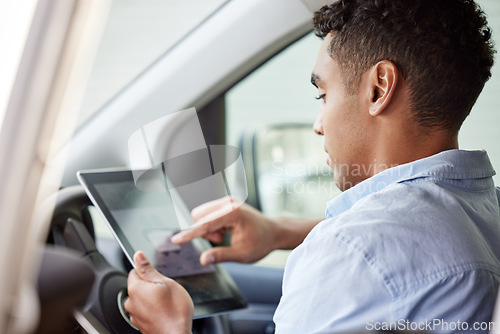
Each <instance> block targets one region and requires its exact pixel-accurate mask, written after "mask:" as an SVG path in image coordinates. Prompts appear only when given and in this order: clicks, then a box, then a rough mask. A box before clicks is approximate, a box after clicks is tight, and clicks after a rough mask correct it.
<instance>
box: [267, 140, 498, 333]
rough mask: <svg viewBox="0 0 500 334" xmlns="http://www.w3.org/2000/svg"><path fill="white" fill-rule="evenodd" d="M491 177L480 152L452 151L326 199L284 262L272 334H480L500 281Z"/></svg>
mask: <svg viewBox="0 0 500 334" xmlns="http://www.w3.org/2000/svg"><path fill="white" fill-rule="evenodd" d="M494 174H495V171H494V170H493V168H492V166H491V163H490V161H489V159H488V156H487V154H486V152H484V151H461V150H451V151H445V152H441V153H439V154H436V155H434V156H431V157H428V158H425V159H421V160H417V161H414V162H411V163H408V164H404V165H400V166H397V167H393V168H390V169H387V170H385V171H383V172H381V173H379V174H376V175H375V176H373V177H371V178H369V179H367V180H365V181H363V182H361V183H359V184H358V185H356V186H354V187H352V188H350V189H349V190H347V191H345V192H343V193H342V194H341V195H339V196H338V197H336V198H334V199H333V200H332V201H330V202H329V203H328V204H327V211H326V220H324V221H322V222H321V223H319V224H318V225H317V226H316V227H315V228H314V229H313V230H312V231H311V232H310V233H309V235H308V236H307V237H306V239H305V240H304V242H303V243H302V244H301V245H299V246H298V247H297V248H296V249H295V250H293V251H292V252H291V254H290V256H289V258H288V261H287V264H286V267H285V275H284V279H283V296H282V298H281V301H280V304H279V306H278V309H277V310H276V314H275V316H274V321H275V323H276V328H277V333H332V332H334V333H350V332H360V331H365V330H371V331H375V330H380V329H393V330H394V329H396V330H423V331H425V332H435V333H460V332H464V333H487V332H488V329H491V326H492V324H489V323H488V322H489V321H490V320H491V315H492V311H493V307H494V303H495V299H496V295H497V290H498V285H499V281H500V263H499V258H500V247H499V244H500V214H499V211H500V208H499V198H500V189H496V188H495V186H494V183H493V180H492V176H493V175H494ZM486 326H489V327H490V328H486ZM481 329H483V330H481Z"/></svg>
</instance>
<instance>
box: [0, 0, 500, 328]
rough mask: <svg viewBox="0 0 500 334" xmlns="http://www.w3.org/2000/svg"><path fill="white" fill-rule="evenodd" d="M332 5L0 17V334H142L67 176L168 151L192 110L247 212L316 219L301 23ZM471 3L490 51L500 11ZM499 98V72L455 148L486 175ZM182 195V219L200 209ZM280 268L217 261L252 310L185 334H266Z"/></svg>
mask: <svg viewBox="0 0 500 334" xmlns="http://www.w3.org/2000/svg"><path fill="white" fill-rule="evenodd" d="M328 2H329V1H328V0H273V1H268V0H255V1H245V0H209V1H207V0H188V1H182V2H180V1H178V2H175V1H160V0H147V1H141V2H138V1H133V0H121V1H111V0H106V1H104V0H87V1H82V0H66V1H59V0H57V1H53V0H32V1H30V2H29V3H30V5H26V6H27V7H20V8H10V7H6V8H3V7H0V12H3V13H4V14H3V15H6V20H5V22H4V23H3V24H5V25H7V24H12V25H14V24H18V25H19V26H15V27H16V29H17V30H16V31H18V32H19V33H18V34H17V36H14V37H16V38H17V39H19V40H20V41H17V44H15V43H14V42H13V43H14V44H12V46H10V47H9V50H11V51H12V52H14V51H15V50H18V51H17V53H16V54H15V55H14V56H15V57H16V58H15V59H17V62H16V61H14V60H13V61H12V62H11V63H8V62H7V60H5V61H4V60H3V59H0V63H2V64H3V65H2V66H9V68H10V70H7V69H6V70H5V72H4V73H6V74H9V73H10V74H11V77H12V79H11V82H10V86H5V87H4V86H2V87H0V91H2V94H4V93H3V91H4V90H5V91H6V93H5V96H4V95H1V96H0V105H1V106H2V108H3V109H5V111H2V113H0V161H6V162H8V163H4V164H0V172H1V174H0V175H8V177H4V178H3V179H0V191H1V192H2V194H1V196H0V221H2V227H3V228H4V232H3V233H1V235H0V241H1V242H0V266H2V268H9V270H5V273H3V274H0V277H1V280H0V289H2V291H1V292H2V294H3V296H6V297H5V298H2V301H1V302H0V303H1V305H2V316H1V318H0V333H30V332H36V333H73V332H74V333H139V331H138V330H137V328H135V327H134V326H133V325H132V324H131V323H130V321H129V319H128V315H127V313H126V311H125V309H124V307H123V303H124V301H125V299H126V297H127V295H126V288H127V274H128V272H129V271H130V270H131V269H132V266H131V264H130V262H129V260H128V259H127V257H126V256H125V255H124V253H123V251H122V249H121V248H120V245H119V244H118V242H117V241H116V239H115V238H114V236H113V233H112V231H111V230H110V229H109V227H108V226H107V224H106V222H105V220H104V218H103V217H102V215H101V214H100V212H99V211H98V210H97V209H96V208H95V206H94V204H93V203H92V201H91V199H90V198H89V197H88V195H87V193H86V191H85V189H84V188H83V187H82V186H81V185H80V183H79V181H78V179H77V172H78V171H82V170H95V169H107V168H131V165H133V162H132V161H131V157H130V146H129V145H130V140H131V137H132V135H133V134H134V133H136V132H137V131H139V133H141V132H140V131H143V130H141V129H144V127H146V126H147V125H148V124H153V123H155V122H156V123H155V124H160V125H158V126H157V128H156V129H155V131H153V132H151V135H150V136H149V137H148V140H149V141H148V145H150V146H151V147H150V148H151V150H152V151H154V152H167V151H169V150H172V147H173V145H174V142H176V139H175V138H177V141H179V138H184V137H182V136H186V133H189V134H190V133H191V132H189V131H190V130H189V129H188V128H187V127H186V126H183V124H184V123H182V122H178V121H166V122H157V120H159V119H162V118H164V117H165V116H167V115H173V114H174V113H178V114H180V113H179V112H181V111H183V110H188V109H189V108H195V110H196V116H197V119H198V121H199V126H200V128H201V131H202V139H203V140H204V142H203V145H205V146H206V147H210V148H212V147H217V146H224V147H227V148H228V149H227V150H226V151H225V152H226V153H224V154H221V155H219V156H217V159H218V160H213V162H212V163H213V164H219V165H223V166H225V165H227V162H228V161H229V160H231V158H230V156H231V154H229V153H227V152H230V150H234V151H235V152H238V153H237V154H239V155H240V156H241V160H242V170H244V177H245V180H244V182H241V175H238V173H234V172H230V171H228V173H227V175H225V176H224V177H225V178H227V181H228V182H229V183H230V184H231V185H234V187H235V188H231V189H232V190H234V193H238V192H240V193H242V194H244V195H245V196H244V197H246V198H243V199H244V200H245V201H246V202H247V203H248V204H250V205H252V206H253V207H255V208H257V209H259V210H261V211H262V212H264V213H265V214H266V215H269V216H273V217H277V216H290V217H299V218H305V217H308V218H313V217H318V218H321V217H322V216H324V210H325V203H326V202H327V201H328V200H329V199H331V198H333V197H335V196H336V195H338V194H339V193H340V190H338V189H337V188H336V187H335V185H334V184H333V183H332V182H331V181H330V180H331V179H332V172H331V170H330V169H329V168H328V166H327V165H326V163H325V160H326V153H325V152H324V150H323V144H322V138H321V137H319V136H316V135H315V134H314V132H313V131H312V122H313V121H314V119H315V117H316V111H317V109H318V102H317V101H315V99H314V97H315V93H316V92H315V89H314V87H312V86H311V85H310V82H309V79H310V72H311V70H312V68H313V65H314V62H315V58H316V53H317V50H318V48H319V45H320V43H321V41H320V39H319V38H317V37H316V36H314V34H313V32H312V17H313V13H314V11H315V10H317V9H319V8H320V7H321V6H322V5H324V4H326V3H328ZM477 2H478V3H479V5H480V6H481V7H482V8H483V10H484V11H485V12H486V14H487V15H488V20H489V23H490V26H491V27H492V30H493V36H494V39H495V40H496V41H497V47H498V45H500V2H498V1H497V0H478V1H477ZM27 3H28V2H27ZM2 6H3V5H2ZM2 9H5V10H2ZM16 15H18V16H16ZM7 16H11V17H12V18H13V21H12V23H9V22H10V21H8V20H7ZM20 18H22V20H21V19H20ZM14 19H15V20H14ZM0 21H2V20H0ZM23 22H24V26H21V23H23ZM4 28H5V27H4ZM0 30H2V29H0ZM14 37H12V38H14ZM21 37H22V38H21ZM14 56H13V57H14ZM499 89H500V65H498V64H496V65H495V66H494V68H493V75H492V78H491V79H490V81H489V82H488V83H487V85H486V87H485V88H484V91H483V93H482V95H481V96H480V98H479V100H478V101H477V103H476V105H475V107H474V109H473V111H472V113H471V115H470V116H469V117H468V119H467V120H466V122H465V124H464V126H463V129H462V130H461V133H460V137H459V141H460V145H461V148H464V149H485V150H486V151H487V152H488V154H489V156H490V158H491V160H492V163H493V165H494V166H495V167H496V168H500V147H499V146H498V143H499V142H500V132H499V131H498V126H497V125H498V124H499V122H500V114H499V113H498V100H497V98H496V95H497V93H498V91H499ZM172 119H174V118H172ZM179 124H180V125H179ZM188 136H189V135H188ZM186 145H187V144H186ZM186 145H185V146H186ZM185 146H182V143H181V144H180V146H179V147H185ZM185 149H186V150H187V148H185ZM231 152H233V151H231ZM162 154H163V153H162ZM188 169H189V168H188ZM186 173H187V172H186ZM179 175H180V174H179ZM179 177H180V176H179ZM494 180H495V182H496V184H497V185H498V184H500V176H498V175H497V176H495V177H494ZM174 182H175V180H174ZM181 197H182V200H183V201H184V203H185V204H186V206H187V208H188V209H189V210H191V209H193V208H194V207H196V206H197V205H199V204H201V203H202V202H203V201H207V200H209V199H210V198H198V197H196V196H189V195H186V194H184V195H183V193H181ZM8 222H12V223H8ZM224 242H227V241H224ZM13 250H15V251H13ZM287 255H288V251H281V250H278V251H274V252H272V253H271V254H269V255H268V256H267V257H266V258H264V259H263V260H261V261H258V262H257V263H254V264H239V263H225V264H223V266H224V268H225V270H226V271H227V272H228V273H229V274H230V276H231V277H232V279H233V280H234V282H235V283H236V285H237V287H238V288H239V290H240V291H241V293H242V295H243V296H244V297H245V299H246V302H247V303H248V306H247V307H246V308H244V309H240V310H235V311H231V312H228V313H223V314H215V315H213V316H210V317H203V318H199V319H195V320H194V321H193V333H224V334H229V333H274V323H273V314H274V311H275V309H276V307H277V305H278V303H279V300H280V297H281V283H282V277H283V268H284V266H285V263H286V258H287ZM499 312H500V310H499Z"/></svg>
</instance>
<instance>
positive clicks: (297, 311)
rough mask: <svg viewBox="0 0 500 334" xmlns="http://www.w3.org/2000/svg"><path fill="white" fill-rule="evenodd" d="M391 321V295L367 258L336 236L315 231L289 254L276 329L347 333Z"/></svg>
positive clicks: (369, 328)
mask: <svg viewBox="0 0 500 334" xmlns="http://www.w3.org/2000/svg"><path fill="white" fill-rule="evenodd" d="M388 319H392V312H391V295H390V293H389V291H388V290H387V289H386V287H385V285H384V277H383V275H382V274H381V272H378V271H377V268H376V267H373V266H371V265H370V258H369V257H368V255H365V254H363V253H362V252H361V251H360V250H358V249H356V247H355V245H353V244H350V243H349V241H348V240H346V239H343V238H342V236H341V235H331V234H326V235H315V236H314V238H308V239H306V241H304V243H303V244H301V245H300V246H299V247H297V248H296V249H295V250H294V251H293V252H292V253H291V254H290V256H289V258H288V261H287V265H286V269H285V276H284V280H283V295H282V298H281V301H280V304H279V306H278V309H277V310H276V313H275V316H274V321H275V323H276V332H277V333H326V332H327V333H332V332H335V333H349V332H359V331H365V330H367V329H368V330H373V329H374V327H375V325H376V323H377V322H378V321H381V320H384V321H387V320H388Z"/></svg>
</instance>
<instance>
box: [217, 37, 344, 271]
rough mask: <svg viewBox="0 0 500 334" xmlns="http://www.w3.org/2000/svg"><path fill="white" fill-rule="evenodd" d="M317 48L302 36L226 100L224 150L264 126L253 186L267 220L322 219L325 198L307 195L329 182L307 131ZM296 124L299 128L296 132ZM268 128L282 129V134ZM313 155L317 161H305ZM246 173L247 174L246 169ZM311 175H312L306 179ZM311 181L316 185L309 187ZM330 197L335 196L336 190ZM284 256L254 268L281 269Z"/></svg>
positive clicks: (314, 104)
mask: <svg viewBox="0 0 500 334" xmlns="http://www.w3.org/2000/svg"><path fill="white" fill-rule="evenodd" d="M320 44H321V40H320V39H319V38H318V37H316V36H314V34H313V33H310V34H308V35H306V36H304V37H303V38H301V39H299V40H298V41H296V42H295V43H293V44H292V45H290V46H289V47H288V48H286V49H284V50H283V51H281V52H280V53H279V54H277V55H276V56H274V57H273V58H272V59H270V60H269V61H267V62H266V63H265V64H263V65H262V66H260V67H259V68H258V69H256V70H255V71H254V72H252V73H251V74H250V75H248V76H247V77H246V78H245V79H243V80H242V81H241V82H239V83H238V84H237V85H235V86H234V87H233V88H231V89H230V90H229V91H228V92H227V93H226V96H225V98H226V117H227V123H226V124H227V125H226V129H227V130H226V138H227V143H228V144H229V145H234V146H238V145H239V144H240V143H239V142H240V140H241V138H242V136H243V134H245V133H248V132H252V133H253V132H254V131H255V130H257V129H258V128H259V127H263V126H267V127H266V130H265V131H260V132H259V133H262V136H261V137H259V138H260V139H259V140H260V141H261V142H262V143H261V144H260V147H262V148H263V149H261V150H260V151H259V152H258V154H256V155H257V156H258V157H257V158H258V159H260V160H259V161H262V164H261V165H262V168H260V169H259V168H258V173H257V175H258V176H259V178H260V182H257V183H258V184H259V186H260V187H261V188H262V189H261V196H262V198H261V200H260V206H261V209H262V211H263V212H264V213H265V214H267V215H270V216H278V215H279V216H282V215H291V216H296V217H300V216H309V217H310V218H312V217H315V216H316V217H323V216H324V212H325V208H326V201H327V198H322V199H321V200H319V199H318V196H316V195H317V194H316V195H315V197H311V195H310V194H307V192H308V191H309V192H311V189H313V188H314V187H316V186H317V183H318V182H319V181H321V182H325V181H326V179H328V178H331V180H333V178H332V175H331V171H330V170H329V167H328V166H327V165H326V153H325V152H324V150H323V139H322V138H321V137H320V136H317V135H315V134H314V132H313V130H312V124H313V122H314V120H315V118H316V116H317V112H318V110H319V102H318V101H317V100H315V97H316V96H317V90H316V88H314V87H313V86H312V85H311V82H310V78H311V72H312V70H313V67H314V64H315V61H316V56H317V52H318V50H319V46H320ZM296 123H300V125H298V126H295V125H294V124H296ZM270 124H271V126H270V127H269V125H270ZM272 124H287V128H286V129H284V128H283V127H279V126H278V127H273V126H272ZM288 130H290V131H288ZM299 137H300V139H299ZM302 138H304V139H303V140H302ZM310 148H312V149H317V151H318V153H316V152H311V149H310ZM313 155H316V158H319V159H321V160H320V161H318V160H317V159H316V160H315V159H309V157H312V156H313ZM284 157H286V158H285V160H286V161H283V160H284ZM305 160H307V161H309V162H307V163H306V162H304V161H305ZM245 163H246V161H245ZM285 164H286V165H285ZM254 165H255V164H254ZM313 165H314V166H313ZM248 172H251V171H250V170H249V169H248V168H247V173H248ZM276 173H278V174H279V175H276ZM311 173H312V174H314V175H309V174H311ZM306 174H307V175H306ZM311 178H314V180H315V181H314V182H313V183H311V181H310V179H311ZM320 178H321V179H320ZM297 180H299V181H300V182H297ZM249 183H250V181H249ZM306 184H307V185H309V187H308V188H306ZM311 184H312V187H311ZM250 188H251V185H249V190H250ZM314 189H316V188H314ZM312 191H314V190H312ZM334 193H335V194H337V193H338V190H337V189H336V187H335V191H334ZM326 196H329V194H328V195H326ZM323 197H325V195H323ZM304 199H308V201H304ZM312 202H314V205H311V203H312ZM252 204H253V203H252ZM287 254H288V252H286V251H275V252H273V253H271V254H270V255H269V256H268V257H267V258H265V259H264V260H262V261H261V262H259V263H258V265H264V266H273V267H282V266H284V263H285V260H286V257H287Z"/></svg>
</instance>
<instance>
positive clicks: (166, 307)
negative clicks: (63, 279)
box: [125, 0, 500, 333]
mask: <svg viewBox="0 0 500 334" xmlns="http://www.w3.org/2000/svg"><path fill="white" fill-rule="evenodd" d="M314 24H315V29H316V33H317V35H319V36H320V37H322V38H324V41H323V44H322V46H321V48H320V50H319V54H318V58H317V62H316V65H315V68H314V70H313V73H312V77H311V78H312V83H313V84H314V85H315V86H316V87H317V88H318V93H319V97H318V98H319V99H321V107H320V112H319V115H318V117H317V120H316V122H315V124H314V131H315V132H316V133H317V134H319V135H322V136H324V137H325V150H326V151H327V153H328V155H329V159H328V164H329V165H330V167H331V168H332V169H333V171H334V177H335V182H336V184H337V186H338V187H339V188H340V189H341V190H343V191H344V192H343V193H342V194H341V195H339V196H338V197H337V198H335V199H333V200H332V201H331V202H329V203H328V204H327V212H326V219H325V220H324V221H322V222H321V223H318V222H317V221H292V220H285V219H281V220H271V219H269V218H267V217H265V216H263V215H262V214H261V213H260V212H258V211H256V210H254V209H252V208H251V207H249V206H246V205H243V206H240V207H239V208H238V209H235V210H231V209H230V207H231V205H230V203H229V202H230V201H231V199H227V198H225V199H220V200H217V201H214V202H211V203H208V204H205V205H203V206H201V207H199V208H197V209H195V210H194V211H193V213H192V214H193V217H194V219H195V221H197V223H198V224H197V226H196V227H195V228H193V229H191V230H187V231H184V232H182V233H180V234H178V235H177V236H176V237H175V238H172V241H173V242H176V243H184V242H187V241H189V240H191V239H193V238H195V237H200V236H202V237H205V238H207V239H209V240H211V241H215V242H218V241H220V240H221V236H222V234H223V233H224V232H225V231H226V230H227V229H230V230H231V232H232V233H231V246H230V247H216V248H214V249H212V250H209V251H207V252H205V253H204V254H203V255H202V257H201V259H200V261H201V262H202V263H203V264H209V263H215V262H221V261H239V262H253V261H256V260H258V259H260V258H262V257H263V256H265V255H266V254H267V253H269V252H270V251H271V250H273V249H293V248H295V249H294V251H293V252H292V253H291V254H290V257H289V259H288V262H287V265H286V268H285V276H284V282H283V296H282V299H281V301H280V304H279V306H278V309H277V311H276V314H275V318H274V320H275V322H276V328H277V332H279V333H325V332H337V333H349V332H359V331H362V330H378V329H392V330H394V329H396V330H415V329H419V330H423V331H426V332H439V333H451V332H460V331H462V332H467V333H475V332H485V331H487V330H488V328H485V324H486V325H488V324H487V322H488V321H490V319H491V314H492V310H493V305H494V301H495V298H496V294H497V290H498V285H499V281H500V262H499V258H500V246H499V244H500V242H499V241H500V214H499V211H500V207H499V198H500V190H498V189H496V188H495V186H494V184H493V181H492V178H491V177H492V176H493V175H494V173H495V172H494V170H493V168H492V166H491V164H490V162H489V159H488V157H487V155H486V153H485V152H483V151H470V152H469V151H461V150H458V139H457V138H458V131H459V129H460V126H461V124H462V122H463V121H464V119H465V118H466V117H467V115H468V114H469V112H470V110H471V108H472V106H473V105H474V103H475V101H476V99H477V97H478V95H479V93H480V92H481V90H482V89H483V86H484V84H485V82H486V81H487V80H488V79H489V77H490V75H491V74H490V69H491V66H492V65H493V53H494V50H493V47H492V44H491V41H490V31H489V29H488V28H487V26H486V19H485V17H484V14H483V13H482V12H481V11H480V9H479V8H478V7H477V6H476V4H475V3H474V2H473V1H472V0H439V1H437V0H398V1H394V0H351V1H349V0H342V1H337V2H335V3H334V4H332V5H330V6H325V7H323V8H322V9H321V10H319V11H318V12H317V13H316V14H315V17H314ZM354 170H355V171H356V173H354V172H353V171H354ZM360 171H361V173H360ZM135 260H136V264H137V268H138V270H137V271H132V272H131V273H130V275H129V295H130V299H129V300H128V301H127V303H126V304H125V307H126V309H127V310H128V311H129V312H130V314H131V315H132V322H133V323H134V324H137V326H138V327H139V328H140V329H141V330H142V331H143V332H145V333H159V332H161V330H162V329H166V328H168V329H169V330H170V331H172V332H175V333H176V332H179V333H183V332H189V331H190V329H191V328H190V326H191V316H192V312H193V311H192V309H193V306H192V302H191V300H190V299H189V296H187V293H186V292H185V291H184V290H183V289H182V288H181V287H180V286H179V285H177V284H176V283H175V282H173V281H172V280H169V279H167V278H165V277H163V276H161V275H160V274H158V273H157V272H156V271H155V270H154V269H153V268H152V267H151V265H150V264H149V262H148V260H147V259H146V258H145V257H144V254H142V253H140V252H139V253H138V254H136V256H135ZM490 328H491V326H490Z"/></svg>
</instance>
